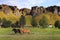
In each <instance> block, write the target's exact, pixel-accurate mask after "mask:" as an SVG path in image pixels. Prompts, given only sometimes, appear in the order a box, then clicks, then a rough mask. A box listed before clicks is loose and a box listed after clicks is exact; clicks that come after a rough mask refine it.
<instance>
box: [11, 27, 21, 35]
mask: <svg viewBox="0 0 60 40" xmlns="http://www.w3.org/2000/svg"><path fill="white" fill-rule="evenodd" d="M12 31H14V33H15V34H16V33H21V31H20V29H16V28H13V29H12Z"/></svg>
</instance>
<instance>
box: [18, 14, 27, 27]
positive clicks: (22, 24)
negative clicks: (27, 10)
mask: <svg viewBox="0 0 60 40" xmlns="http://www.w3.org/2000/svg"><path fill="white" fill-rule="evenodd" d="M19 23H20V26H21V27H24V25H25V24H26V20H25V16H23V15H21V18H20V20H19Z"/></svg>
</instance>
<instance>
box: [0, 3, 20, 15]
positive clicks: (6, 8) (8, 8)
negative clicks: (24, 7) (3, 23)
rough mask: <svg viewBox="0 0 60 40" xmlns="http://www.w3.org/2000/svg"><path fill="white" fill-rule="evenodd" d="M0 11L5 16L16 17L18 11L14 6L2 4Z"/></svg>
mask: <svg viewBox="0 0 60 40" xmlns="http://www.w3.org/2000/svg"><path fill="white" fill-rule="evenodd" d="M0 11H3V12H4V14H6V15H9V14H10V13H14V15H16V16H18V15H19V9H18V8H17V7H16V6H9V5H5V4H2V5H0Z"/></svg>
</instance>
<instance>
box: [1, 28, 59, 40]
mask: <svg viewBox="0 0 60 40" xmlns="http://www.w3.org/2000/svg"><path fill="white" fill-rule="evenodd" d="M25 29H29V30H30V34H19V33H17V34H15V33H14V32H13V31H12V28H0V40H60V29H58V28H25Z"/></svg>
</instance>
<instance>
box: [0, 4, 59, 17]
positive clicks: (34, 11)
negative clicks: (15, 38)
mask: <svg viewBox="0 0 60 40" xmlns="http://www.w3.org/2000/svg"><path fill="white" fill-rule="evenodd" d="M0 11H3V12H4V14H7V15H9V14H10V13H13V14H14V15H16V16H20V15H21V14H23V15H32V16H37V15H40V14H42V13H48V12H52V13H54V14H58V15H60V6H50V7H47V8H44V7H43V6H40V7H38V6H33V7H32V8H31V9H28V8H21V9H18V8H17V6H9V5H5V4H2V5H0ZM20 12H21V13H20Z"/></svg>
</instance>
